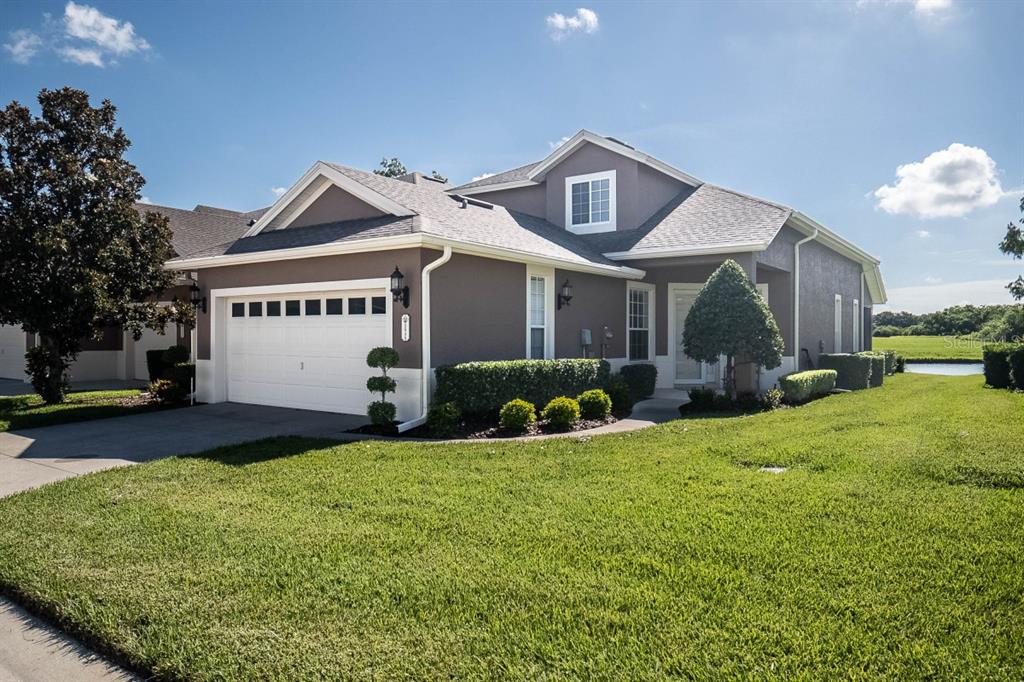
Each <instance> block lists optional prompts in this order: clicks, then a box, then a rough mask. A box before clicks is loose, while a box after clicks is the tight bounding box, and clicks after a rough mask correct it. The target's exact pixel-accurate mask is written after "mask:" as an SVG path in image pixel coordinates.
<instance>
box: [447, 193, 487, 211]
mask: <svg viewBox="0 0 1024 682" xmlns="http://www.w3.org/2000/svg"><path fill="white" fill-rule="evenodd" d="M448 196H450V197H451V198H452V199H454V200H455V201H457V202H459V203H460V204H462V208H468V207H469V206H478V207H479V208H486V209H487V210H488V211H491V210H493V209H494V204H489V203H487V202H486V201H480V200H479V199H473V198H472V197H464V196H462V195H461V194H449V195H448Z"/></svg>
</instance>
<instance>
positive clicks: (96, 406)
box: [0, 389, 155, 431]
mask: <svg viewBox="0 0 1024 682" xmlns="http://www.w3.org/2000/svg"><path fill="white" fill-rule="evenodd" d="M142 393H143V391H140V390H137V389H127V390H119V391H79V392H75V393H68V394H67V398H66V400H65V401H64V402H63V403H61V404H59V405H47V404H46V403H44V402H43V399H42V398H40V397H39V396H38V395H36V394H31V395H15V396H0V431H14V430H17V429H34V428H36V427H39V426H51V425H53V424H65V423H67V422H80V421H88V420H90V419H104V418H106V417H121V416H124V415H126V414H135V413H136V412H147V411H150V410H152V409H154V408H155V405H152V404H148V403H147V404H137V403H132V401H130V399H131V398H135V397H137V396H139V395H141V394H142ZM126 401H127V402H126Z"/></svg>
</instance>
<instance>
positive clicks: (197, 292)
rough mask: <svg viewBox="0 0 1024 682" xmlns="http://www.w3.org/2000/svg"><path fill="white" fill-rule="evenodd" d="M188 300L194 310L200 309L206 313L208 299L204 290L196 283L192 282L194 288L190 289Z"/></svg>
mask: <svg viewBox="0 0 1024 682" xmlns="http://www.w3.org/2000/svg"><path fill="white" fill-rule="evenodd" d="M188 300H189V301H190V302H191V303H192V307H193V308H199V309H200V310H202V311H203V312H204V313H205V312H206V297H205V296H203V291H202V289H200V288H199V285H198V284H196V283H195V282H192V286H190V287H189V288H188Z"/></svg>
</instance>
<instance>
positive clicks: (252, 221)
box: [246, 218, 256, 227]
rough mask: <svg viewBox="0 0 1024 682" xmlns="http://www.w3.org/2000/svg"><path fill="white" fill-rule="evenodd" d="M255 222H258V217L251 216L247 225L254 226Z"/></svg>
mask: <svg viewBox="0 0 1024 682" xmlns="http://www.w3.org/2000/svg"><path fill="white" fill-rule="evenodd" d="M255 224H256V219H255V218H249V222H247V223H246V225H248V226H249V227H252V226H253V225H255Z"/></svg>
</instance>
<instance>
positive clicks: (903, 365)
mask: <svg viewBox="0 0 1024 682" xmlns="http://www.w3.org/2000/svg"><path fill="white" fill-rule="evenodd" d="M893 371H894V372H896V374H903V373H904V372H906V371H907V359H906V358H905V357H903V356H902V355H900V354H899V353H897V354H896V362H895V365H894V369H893Z"/></svg>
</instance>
